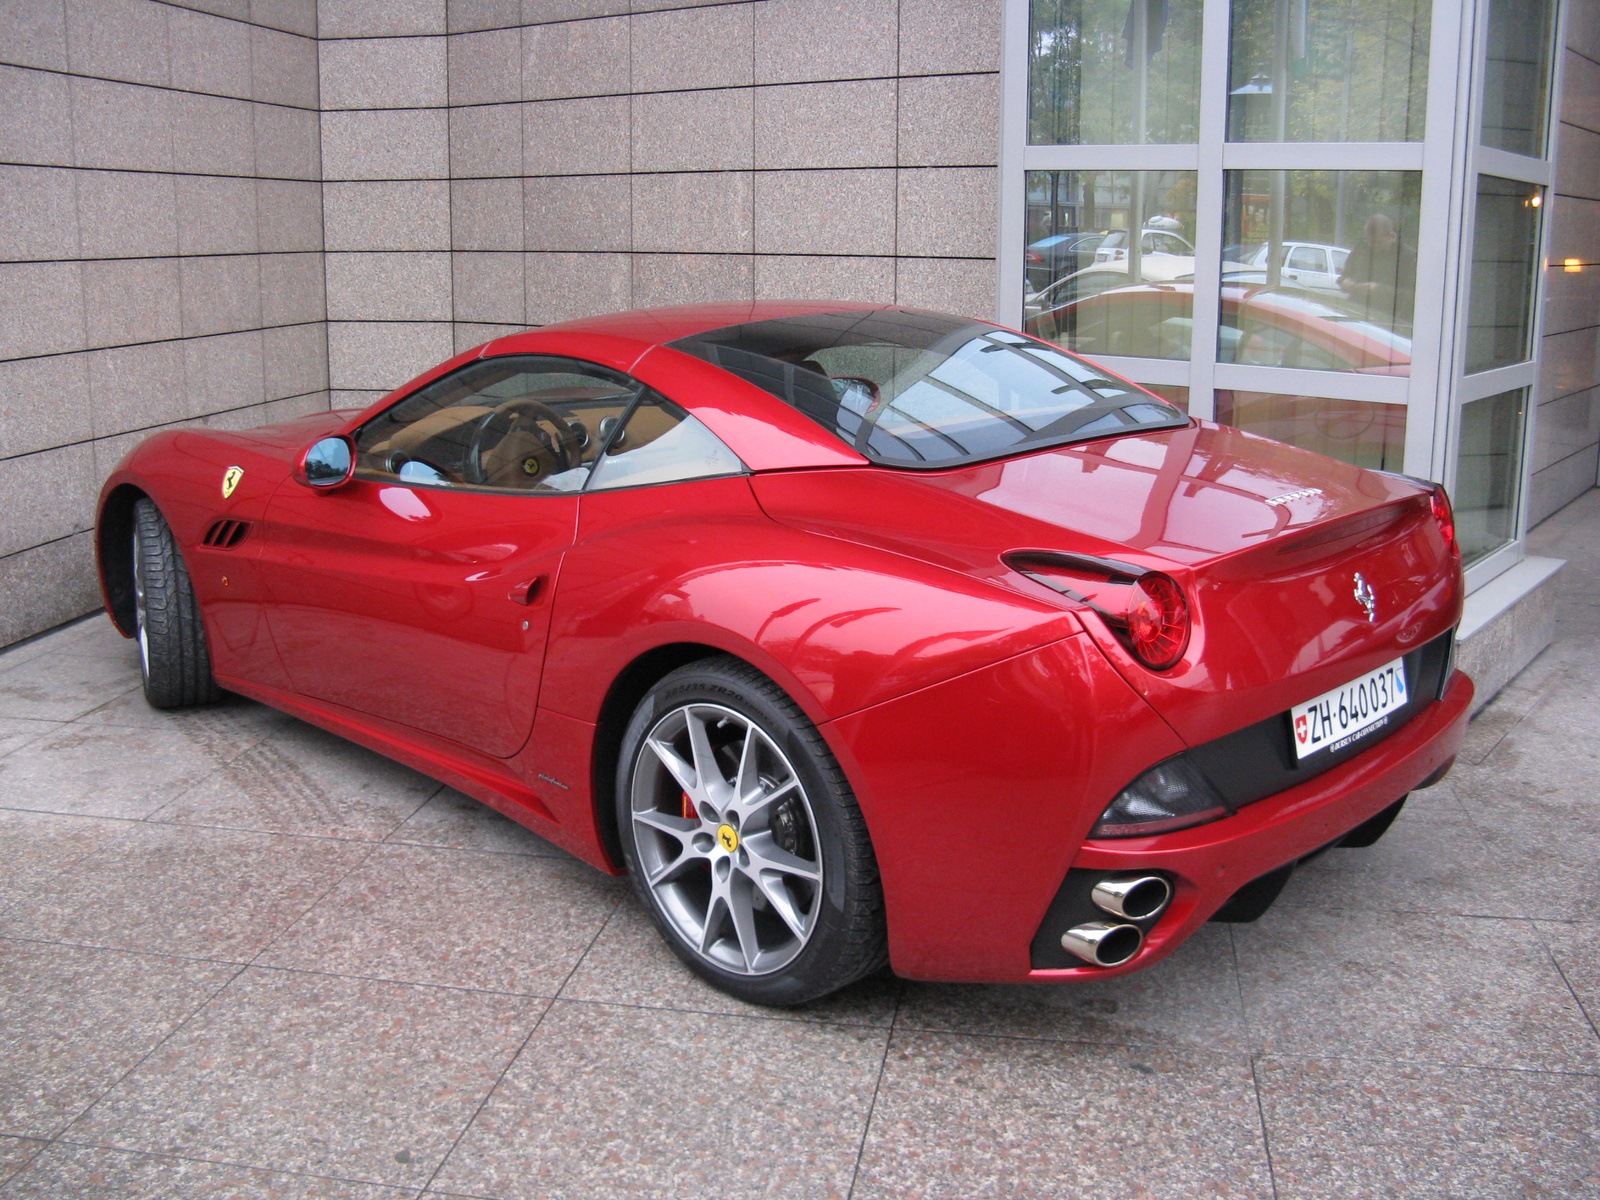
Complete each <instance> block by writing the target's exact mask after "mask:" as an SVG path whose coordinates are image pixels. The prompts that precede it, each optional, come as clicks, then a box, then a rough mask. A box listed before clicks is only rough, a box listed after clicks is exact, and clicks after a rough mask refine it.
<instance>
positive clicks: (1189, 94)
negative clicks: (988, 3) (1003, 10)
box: [1028, 0, 1201, 146]
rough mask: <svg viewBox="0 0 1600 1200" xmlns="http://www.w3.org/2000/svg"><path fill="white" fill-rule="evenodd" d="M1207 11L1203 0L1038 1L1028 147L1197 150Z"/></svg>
mask: <svg viewBox="0 0 1600 1200" xmlns="http://www.w3.org/2000/svg"><path fill="white" fill-rule="evenodd" d="M1200 10H1201V4H1200V0H1034V4H1033V6H1032V10H1031V20H1030V22H1029V26H1030V27H1029V39H1028V140H1029V141H1030V142H1033V143H1034V144H1035V145H1044V146H1077V145H1109V144H1115V145H1126V144H1129V143H1145V142H1192V141H1194V140H1195V136H1196V126H1197V123H1198V115H1199V109H1200Z"/></svg>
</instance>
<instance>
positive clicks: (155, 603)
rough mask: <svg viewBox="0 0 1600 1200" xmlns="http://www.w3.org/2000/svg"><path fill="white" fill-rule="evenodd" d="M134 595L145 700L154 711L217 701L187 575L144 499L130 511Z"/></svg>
mask: <svg viewBox="0 0 1600 1200" xmlns="http://www.w3.org/2000/svg"><path fill="white" fill-rule="evenodd" d="M133 590H134V597H135V613H136V616H135V620H136V622H137V625H138V628H137V631H136V635H135V636H137V638H138V640H139V661H140V667H141V672H142V674H143V677H144V698H145V700H147V701H148V702H149V703H150V706H151V707H152V708H187V707H189V706H191V705H197V704H215V703H216V702H217V701H219V700H221V699H222V689H221V688H219V687H218V686H217V681H216V680H215V679H213V678H212V677H211V652H210V650H209V649H208V648H207V646H206V627H205V623H204V622H203V621H202V620H201V619H200V606H199V604H197V603H196V602H195V598H194V588H193V587H192V586H191V585H190V583H189V571H188V569H187V568H186V567H185V566H184V565H183V556H182V555H181V554H179V553H178V544H177V542H176V541H175V540H174V539H173V537H172V530H171V529H170V528H169V527H168V525H167V522H166V519H165V518H163V517H162V515H161V511H160V510H159V509H158V508H156V506H155V504H154V502H153V501H150V500H148V499H145V500H139V501H137V502H136V503H135V504H134V506H133Z"/></svg>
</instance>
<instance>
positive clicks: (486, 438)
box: [464, 396, 589, 484]
mask: <svg viewBox="0 0 1600 1200" xmlns="http://www.w3.org/2000/svg"><path fill="white" fill-rule="evenodd" d="M546 425H549V426H551V427H552V429H553V431H554V432H553V433H552V432H551V430H547V429H545V426H546ZM519 431H520V432H526V433H529V434H531V435H532V436H533V438H534V439H535V440H536V441H537V442H538V443H539V447H540V451H539V456H540V457H543V456H548V457H549V459H550V464H551V470H550V471H549V472H548V473H549V474H554V473H556V472H559V471H567V470H570V469H571V468H572V467H574V466H575V465H577V461H578V456H579V455H580V454H581V453H582V452H583V448H584V446H585V445H586V444H587V443H588V441H589V434H588V430H587V429H585V428H584V426H583V422H581V421H575V420H574V421H569V420H567V419H566V418H564V417H562V415H561V414H560V413H558V412H557V411H556V410H555V409H553V408H551V407H550V406H549V405H548V404H546V403H545V402H544V401H542V400H535V399H533V398H531V397H526V396H519V397H517V398H515V399H512V400H507V401H505V402H504V403H503V404H499V405H496V406H495V407H494V408H492V409H490V410H489V411H488V412H486V413H485V414H484V415H483V416H481V417H479V418H478V420H477V422H476V423H475V424H474V425H473V428H472V439H471V441H470V442H469V443H468V446H467V457H466V462H465V464H464V465H465V467H466V470H467V471H468V472H469V473H470V474H471V475H472V476H474V478H472V479H470V480H469V481H468V482H471V483H477V484H483V483H487V482H488V478H487V472H486V471H485V470H484V464H483V456H484V452H485V451H486V450H489V449H492V448H493V447H494V446H497V445H499V444H500V443H501V442H502V441H504V440H505V439H506V438H508V437H510V436H511V435H512V434H513V433H516V432H519ZM524 470H526V468H524ZM534 473H535V472H532V471H529V472H528V474H530V475H532V474H534ZM541 473H543V472H541Z"/></svg>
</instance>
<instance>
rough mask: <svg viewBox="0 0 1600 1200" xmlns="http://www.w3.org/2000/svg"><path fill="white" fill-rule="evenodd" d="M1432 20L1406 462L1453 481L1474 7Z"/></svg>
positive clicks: (1452, 6)
mask: <svg viewBox="0 0 1600 1200" xmlns="http://www.w3.org/2000/svg"><path fill="white" fill-rule="evenodd" d="M1431 21H1432V24H1431V34H1430V37H1431V41H1432V45H1433V50H1432V53H1431V54H1430V55H1429V63H1428V98H1427V105H1428V111H1427V114H1426V117H1425V121H1424V126H1425V140H1424V142H1423V159H1422V196H1421V204H1420V206H1419V209H1418V233H1417V281H1416V297H1417V299H1416V303H1415V305H1414V306H1413V311H1414V313H1415V316H1414V323H1413V328H1412V338H1411V387H1410V411H1409V413H1408V414H1407V419H1406V446H1405V457H1404V461H1405V469H1406V470H1407V471H1408V472H1410V473H1411V474H1413V475H1424V476H1426V477H1428V478H1430V479H1439V480H1445V481H1447V482H1448V483H1449V484H1450V485H1451V486H1452V488H1453V486H1454V477H1453V474H1452V465H1451V459H1450V457H1449V454H1448V449H1449V447H1450V446H1451V445H1452V444H1453V439H1454V437H1455V430H1454V415H1453V413H1454V409H1455V405H1454V404H1453V403H1452V396H1453V395H1454V390H1455V389H1454V382H1455V380H1456V378H1457V377H1458V372H1457V369H1456V349H1457V346H1458V344H1459V342H1460V338H1459V336H1458V330H1459V327H1460V322H1461V320H1462V319H1463V317H1462V314H1463V312H1464V310H1463V309H1462V308H1461V305H1460V303H1459V299H1460V293H1461V288H1462V283H1461V281H1462V279H1463V278H1464V273H1463V271H1462V264H1461V251H1462V248H1463V247H1464V246H1465V244H1466V243H1465V241H1464V232H1463V230H1464V225H1463V222H1464V221H1465V220H1466V219H1467V216H1468V212H1469V210H1470V208H1471V205H1472V196H1471V189H1470V188H1469V187H1468V186H1467V182H1466V173H1465V171H1464V169H1463V163H1464V161H1465V159H1466V156H1467V154H1468V152H1469V144H1468V136H1469V130H1470V113H1469V111H1468V110H1469V109H1470V108H1471V104H1472V80H1473V73H1472V70H1471V64H1472V62H1473V50H1472V48H1473V45H1474V38H1473V27H1474V23H1473V9H1472V6H1471V5H1463V4H1461V3H1460V0H1434V5H1433V14H1432V18H1431ZM1464 122H1465V123H1466V127H1465V128H1464V127H1463V123H1464Z"/></svg>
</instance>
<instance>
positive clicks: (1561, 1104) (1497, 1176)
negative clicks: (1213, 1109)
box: [1256, 1055, 1600, 1200]
mask: <svg viewBox="0 0 1600 1200" xmlns="http://www.w3.org/2000/svg"><path fill="white" fill-rule="evenodd" d="M1256 1078H1257V1080H1258V1082H1259V1086H1260V1093H1261V1106H1262V1112H1263V1115H1264V1118H1265V1121H1266V1125H1267V1136H1268V1138H1269V1140H1270V1142H1271V1145H1272V1168H1273V1174H1274V1178H1275V1180H1276V1182H1277V1185H1278V1195H1279V1196H1280V1197H1282V1200H1302V1198H1305V1200H1311V1198H1313V1197H1329V1198H1330V1200H1335V1198H1336V1200H1399V1198H1401V1197H1413V1196H1427V1197H1449V1198H1450V1200H1466V1198H1468V1197H1484V1198H1485V1200H1488V1198H1493V1200H1508V1198H1510V1197H1551V1198H1552V1200H1553V1198H1555V1197H1561V1198H1562V1200H1577V1198H1578V1197H1595V1196H1600V1077H1596V1076H1593V1075H1565V1074H1547V1073H1544V1072H1534V1071H1494V1070H1482V1069H1475V1068H1463V1067H1436V1066H1406V1065H1401V1064H1394V1063H1369V1062H1349V1061H1340V1060H1337V1059H1322V1058H1284V1057H1279V1056H1272V1055H1269V1056H1267V1057H1264V1058H1262V1059H1261V1060H1260V1061H1259V1062H1257V1064H1256Z"/></svg>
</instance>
